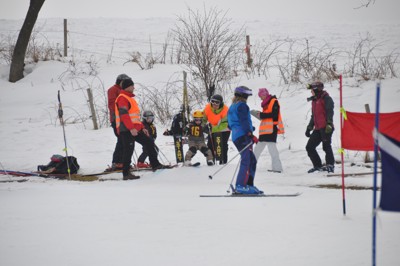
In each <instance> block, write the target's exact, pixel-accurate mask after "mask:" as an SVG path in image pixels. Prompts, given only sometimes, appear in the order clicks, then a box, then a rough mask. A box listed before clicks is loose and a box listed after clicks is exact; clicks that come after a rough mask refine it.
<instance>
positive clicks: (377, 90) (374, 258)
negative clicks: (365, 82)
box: [372, 82, 381, 266]
mask: <svg viewBox="0 0 400 266" xmlns="http://www.w3.org/2000/svg"><path fill="white" fill-rule="evenodd" d="M380 91H381V84H380V83H379V82H378V83H377V84H376V111H375V132H376V133H378V132H379V101H380V100H379V98H380ZM377 169H378V136H377V134H376V136H375V141H374V189H373V203H372V204H373V205H372V266H375V265H376V190H377V185H376V184H377V174H378V172H377V171H378V170H377Z"/></svg>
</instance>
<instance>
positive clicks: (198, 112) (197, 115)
mask: <svg viewBox="0 0 400 266" xmlns="http://www.w3.org/2000/svg"><path fill="white" fill-rule="evenodd" d="M203 116H204V113H203V111H201V110H196V111H194V113H193V118H203Z"/></svg>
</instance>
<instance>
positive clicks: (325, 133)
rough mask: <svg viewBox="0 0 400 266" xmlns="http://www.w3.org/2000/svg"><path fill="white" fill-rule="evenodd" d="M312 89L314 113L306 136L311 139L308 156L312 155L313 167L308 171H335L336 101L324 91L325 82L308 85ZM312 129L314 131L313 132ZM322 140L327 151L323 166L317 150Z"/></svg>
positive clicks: (307, 146)
mask: <svg viewBox="0 0 400 266" xmlns="http://www.w3.org/2000/svg"><path fill="white" fill-rule="evenodd" d="M307 88H308V89H310V90H311V93H312V94H313V96H312V97H311V98H310V99H311V100H312V103H311V106H312V109H311V110H312V113H311V119H310V122H309V123H308V126H307V129H306V133H305V134H306V136H307V137H309V140H308V142H307V145H306V150H307V154H308V157H310V159H311V162H312V164H313V168H311V169H310V170H308V173H313V172H315V171H328V173H333V172H334V169H335V165H334V164H335V158H334V156H333V151H332V146H331V143H332V133H333V131H334V129H335V128H334V125H333V107H334V102H333V100H332V98H331V96H329V94H328V93H327V92H326V91H324V84H323V83H322V82H319V81H317V82H314V83H311V84H309V85H307ZM311 131H312V133H311ZM321 142H322V149H323V150H324V152H325V161H326V165H325V166H324V167H323V166H322V161H321V158H320V157H319V155H318V152H317V150H316V148H317V146H318V145H319V144H321Z"/></svg>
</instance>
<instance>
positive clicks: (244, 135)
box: [228, 86, 263, 194]
mask: <svg viewBox="0 0 400 266" xmlns="http://www.w3.org/2000/svg"><path fill="white" fill-rule="evenodd" d="M251 95H252V91H251V90H250V89H249V88H247V87H246V86H239V87H237V88H236V89H235V96H234V98H233V100H232V105H231V106H230V107H229V110H228V126H229V128H230V129H231V131H232V141H233V143H234V144H235V146H236V148H237V149H238V151H239V152H240V168H239V172H238V175H237V178H236V186H235V193H240V194H263V192H262V191H261V190H259V189H258V188H257V187H255V186H254V178H255V174H256V167H257V160H256V157H255V156H254V153H253V144H254V143H257V142H258V139H257V137H256V136H254V135H253V131H254V129H255V128H254V127H253V124H252V122H251V116H250V109H249V106H248V105H247V98H248V97H249V96H251Z"/></svg>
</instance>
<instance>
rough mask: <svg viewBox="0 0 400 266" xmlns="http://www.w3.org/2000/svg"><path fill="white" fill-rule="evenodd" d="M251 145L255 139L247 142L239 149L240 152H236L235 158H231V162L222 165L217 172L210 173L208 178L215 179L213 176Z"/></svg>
mask: <svg viewBox="0 0 400 266" xmlns="http://www.w3.org/2000/svg"><path fill="white" fill-rule="evenodd" d="M250 145H253V141H251V142H250V143H249V144H247V145H246V147H244V148H243V149H242V150H241V151H239V153H238V154H236V155H235V156H233V158H232V159H230V160H229V162H227V163H226V164H224V165H223V166H222V167H220V168H219V169H218V170H217V171H215V173H213V174H212V175H209V176H208V178H210V179H213V176H215V175H216V174H217V173H218V172H219V171H221V170H222V169H224V168H225V166H227V165H228V164H229V163H230V162H232V161H233V159H235V158H236V157H238V156H239V155H240V154H241V153H242V152H243V151H244V150H246V149H247V148H248V147H250Z"/></svg>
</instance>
